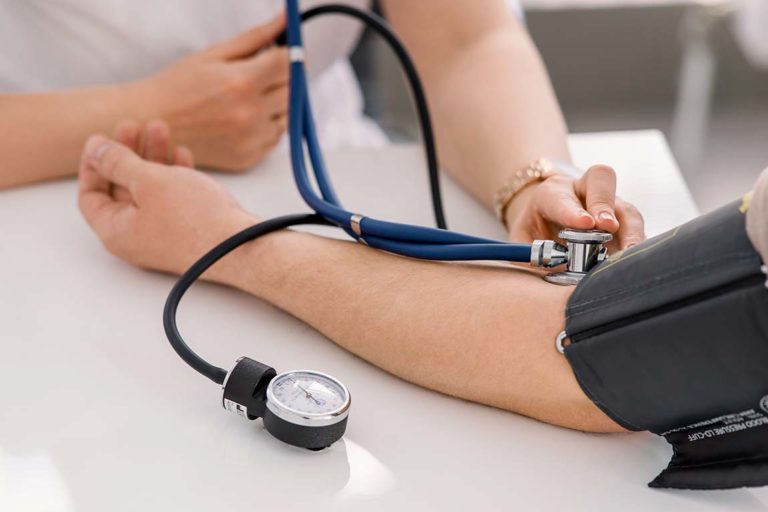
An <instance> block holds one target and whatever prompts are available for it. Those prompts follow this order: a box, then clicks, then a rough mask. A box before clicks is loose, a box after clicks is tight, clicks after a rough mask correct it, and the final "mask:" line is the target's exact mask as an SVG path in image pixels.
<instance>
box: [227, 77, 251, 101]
mask: <svg viewBox="0 0 768 512" xmlns="http://www.w3.org/2000/svg"><path fill="white" fill-rule="evenodd" d="M252 87H253V85H252V83H251V80H250V79H249V78H248V77H247V76H246V75H244V74H241V73H233V74H231V75H230V76H229V78H228V79H227V82H226V89H227V91H228V92H229V93H230V94H232V95H233V96H242V95H244V94H246V93H248V92H250V91H251V89H252Z"/></svg>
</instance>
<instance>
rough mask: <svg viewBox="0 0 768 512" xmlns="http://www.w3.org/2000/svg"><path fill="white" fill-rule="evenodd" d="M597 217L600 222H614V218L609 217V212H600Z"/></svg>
mask: <svg viewBox="0 0 768 512" xmlns="http://www.w3.org/2000/svg"><path fill="white" fill-rule="evenodd" d="M599 217H600V220H605V221H614V220H616V219H615V218H614V216H613V215H611V213H610V212H601V213H600V215H599Z"/></svg>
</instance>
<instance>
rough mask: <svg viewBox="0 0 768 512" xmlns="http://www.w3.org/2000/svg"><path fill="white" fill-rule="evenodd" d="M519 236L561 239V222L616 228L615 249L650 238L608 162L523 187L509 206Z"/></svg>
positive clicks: (510, 222) (513, 228) (523, 238)
mask: <svg viewBox="0 0 768 512" xmlns="http://www.w3.org/2000/svg"><path fill="white" fill-rule="evenodd" d="M507 226H508V227H509V234H510V238H511V239H512V240H514V241H520V242H531V241H533V240H536V239H540V240H547V239H550V240H557V235H558V231H559V230H560V228H561V227H568V228H573V229H599V230H603V231H608V232H609V233H613V241H612V242H611V243H610V244H608V248H609V250H611V251H616V250H619V249H626V248H627V247H630V246H632V245H636V244H638V243H640V242H642V241H643V240H645V225H644V222H643V216H642V215H641V214H640V212H639V211H638V210H637V208H635V206H634V205H632V204H630V203H628V202H626V201H624V200H623V199H621V198H619V197H616V173H615V171H614V170H613V169H612V168H611V167H608V166H607V165H595V166H592V167H590V168H589V169H588V170H587V172H586V173H584V175H583V176H582V177H581V178H579V179H574V178H571V177H570V176H565V175H563V174H554V175H552V176H550V177H549V178H547V179H545V180H543V181H541V182H539V183H535V184H531V185H529V186H527V187H525V188H524V189H522V190H521V191H520V192H519V193H518V194H517V196H515V198H514V199H513V201H512V203H511V204H510V206H509V208H508V209H507Z"/></svg>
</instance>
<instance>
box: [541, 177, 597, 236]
mask: <svg viewBox="0 0 768 512" xmlns="http://www.w3.org/2000/svg"><path fill="white" fill-rule="evenodd" d="M550 180H551V181H550ZM537 195H538V196H539V198H540V199H539V198H537V199H536V200H535V203H534V204H535V205H536V208H537V209H538V211H539V213H540V214H541V216H542V217H544V218H545V219H546V220H548V221H549V222H551V223H553V224H555V225H558V226H564V227H569V228H574V229H593V228H594V227H595V220H594V219H593V218H592V216H591V215H590V214H589V212H587V211H586V210H584V207H583V206H582V204H581V201H580V200H579V198H578V197H577V196H576V193H575V192H574V191H573V186H572V185H571V184H570V182H563V183H561V182H560V181H559V180H558V179H557V178H550V179H549V180H547V181H545V182H544V183H542V184H541V185H540V188H539V190H537Z"/></svg>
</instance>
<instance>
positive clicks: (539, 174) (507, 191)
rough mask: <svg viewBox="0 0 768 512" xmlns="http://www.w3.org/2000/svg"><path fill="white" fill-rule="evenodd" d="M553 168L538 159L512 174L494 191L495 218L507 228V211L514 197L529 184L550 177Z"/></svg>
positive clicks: (550, 163)
mask: <svg viewBox="0 0 768 512" xmlns="http://www.w3.org/2000/svg"><path fill="white" fill-rule="evenodd" d="M553 171H554V168H553V166H552V162H550V161H549V160H547V159H546V158H540V159H538V160H536V161H535V162H533V163H531V164H530V165H528V166H527V167H525V168H523V169H520V170H519V171H517V172H516V173H515V174H513V175H512V176H511V177H510V178H509V179H508V180H507V181H506V182H505V183H504V185H502V187H501V188H500V189H499V190H497V191H496V195H495V196H494V199H493V206H494V210H495V211H496V217H497V218H498V219H499V221H501V223H502V224H504V227H505V228H506V227H508V226H507V210H508V209H509V205H510V204H511V203H512V200H513V199H514V198H515V196H516V195H517V194H518V193H520V191H521V190H523V189H524V188H525V187H527V186H528V185H530V184H531V183H536V182H538V181H544V180H545V179H547V178H548V177H550V176H551V175H552V173H553Z"/></svg>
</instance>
